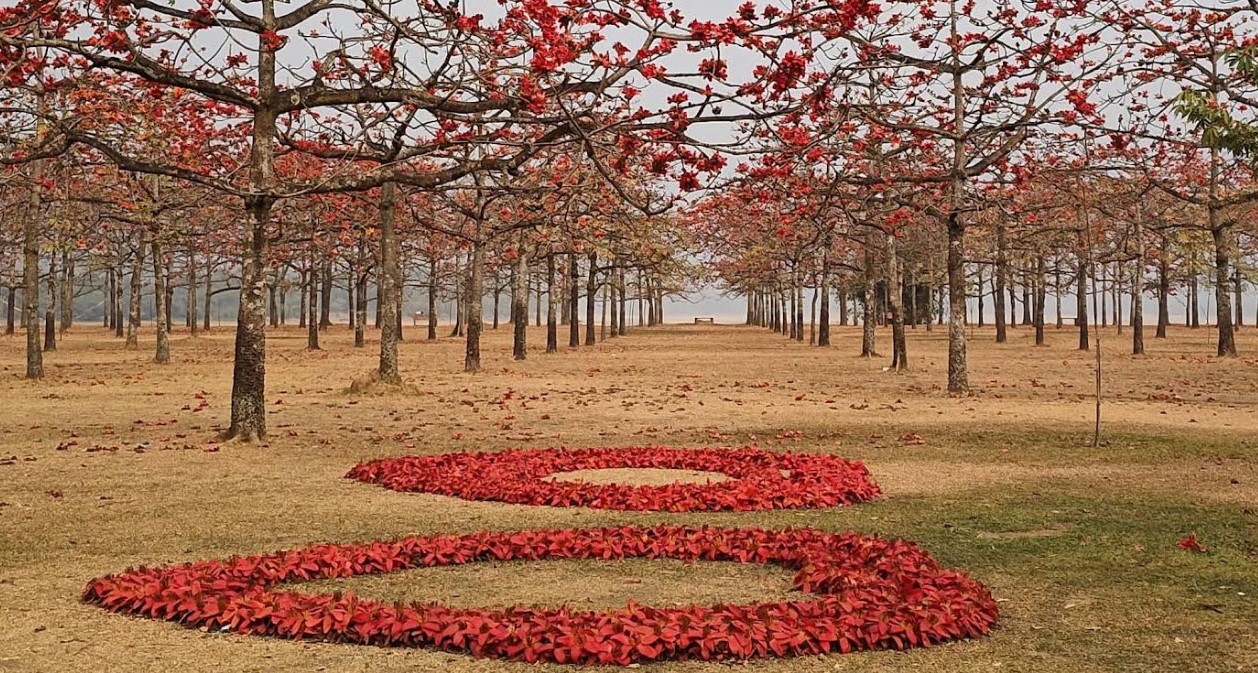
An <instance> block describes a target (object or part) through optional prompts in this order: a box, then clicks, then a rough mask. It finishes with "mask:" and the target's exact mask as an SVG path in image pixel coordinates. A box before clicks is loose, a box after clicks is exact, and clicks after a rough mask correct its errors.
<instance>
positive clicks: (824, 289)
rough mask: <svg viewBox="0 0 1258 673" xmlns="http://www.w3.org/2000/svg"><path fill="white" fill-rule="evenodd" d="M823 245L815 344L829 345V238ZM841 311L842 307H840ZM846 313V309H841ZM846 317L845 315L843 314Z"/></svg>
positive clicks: (840, 299) (840, 298) (841, 299)
mask: <svg viewBox="0 0 1258 673" xmlns="http://www.w3.org/2000/svg"><path fill="white" fill-rule="evenodd" d="M822 245H823V246H824V247H823V249H822V251H821V281H820V283H821V288H820V291H821V324H820V325H818V326H817V345H818V346H829V345H830V239H829V237H827V238H826V240H825V242H824V243H822ZM842 303H843V295H842V294H840V295H839V305H840V306H842ZM840 311H842V309H840ZM842 312H843V313H844V314H846V311H842ZM843 317H844V319H846V318H847V316H846V315H844V316H843Z"/></svg>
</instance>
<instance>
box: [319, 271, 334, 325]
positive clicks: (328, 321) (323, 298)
mask: <svg viewBox="0 0 1258 673" xmlns="http://www.w3.org/2000/svg"><path fill="white" fill-rule="evenodd" d="M321 268H322V272H321V273H320V276H321V277H322V286H321V287H320V288H319V329H327V328H329V327H331V326H332V260H331V259H324V260H323V265H322V267H321Z"/></svg>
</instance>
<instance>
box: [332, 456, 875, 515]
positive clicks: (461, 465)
mask: <svg viewBox="0 0 1258 673" xmlns="http://www.w3.org/2000/svg"><path fill="white" fill-rule="evenodd" d="M626 467H627V468H663V469H673V470H702V471H708V472H720V473H723V474H725V475H727V476H729V477H732V479H731V480H729V481H723V482H716V483H707V484H680V483H679V484H670V485H667V486H635V485H628V484H590V483H583V482H579V481H577V482H572V481H548V480H546V479H545V477H546V476H547V475H551V474H555V473H559V472H572V471H575V470H597V469H607V468H626ZM346 476H347V477H349V478H350V479H357V480H359V481H363V482H367V483H373V484H380V485H381V486H384V487H385V488H387V489H390V490H394V491H407V492H418V493H436V494H439V495H448V496H454V497H457V498H463V499H465V500H493V501H498V502H509V503H515V504H522V505H549V506H551V507H576V506H581V507H594V508H598V509H617V510H637V511H652V512H710V511H730V510H732V511H749V510H763V509H803V508H821V507H834V506H837V505H848V504H852V503H857V502H864V501H866V500H872V499H874V498H877V497H878V496H880V495H881V491H879V490H878V486H877V485H875V484H874V483H873V482H872V481H871V480H870V478H869V470H867V469H866V468H865V466H864V465H863V464H861V463H859V462H851V461H847V460H844V459H842V458H839V457H837V456H826V455H818V454H791V453H772V452H769V451H765V450H762V449H758V448H755V447H746V448H742V449H694V450H692V449H677V448H669V447H660V446H650V447H629V448H591V449H520V450H510V451H502V452H498V453H447V454H438V455H433V456H403V457H400V458H386V459H383V460H376V461H372V462H369V463H363V464H362V465H359V466H357V467H355V468H354V469H352V470H350V472H349V474H348V475H346Z"/></svg>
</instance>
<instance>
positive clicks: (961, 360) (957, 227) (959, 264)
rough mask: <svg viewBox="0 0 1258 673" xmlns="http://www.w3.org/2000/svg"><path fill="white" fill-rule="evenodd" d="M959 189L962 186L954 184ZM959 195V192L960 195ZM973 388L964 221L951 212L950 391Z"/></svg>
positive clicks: (949, 298) (949, 224) (949, 288)
mask: <svg viewBox="0 0 1258 673" xmlns="http://www.w3.org/2000/svg"><path fill="white" fill-rule="evenodd" d="M954 189H955V190H959V189H960V186H956V187H954ZM957 198H959V195H958V197H957ZM969 389H970V379H969V373H968V371H967V366H966V357H965V224H964V223H963V222H962V221H961V213H960V212H959V211H957V210H953V211H952V212H950V213H948V392H950V393H953V394H958V393H964V392H967V391H968V390H969Z"/></svg>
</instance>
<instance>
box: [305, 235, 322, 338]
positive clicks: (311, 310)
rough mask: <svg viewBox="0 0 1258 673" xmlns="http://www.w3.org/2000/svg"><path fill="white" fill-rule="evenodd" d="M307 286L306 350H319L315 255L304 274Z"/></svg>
mask: <svg viewBox="0 0 1258 673" xmlns="http://www.w3.org/2000/svg"><path fill="white" fill-rule="evenodd" d="M303 276H304V281H303V282H304V284H305V286H306V292H305V293H304V294H305V297H306V308H305V312H306V320H305V323H306V348H309V349H310V350H312V351H317V350H319V291H318V288H319V286H318V280H317V278H318V276H317V274H316V273H315V271H314V255H311V257H310V266H309V268H308V269H307V270H306V272H305V273H304V274H303Z"/></svg>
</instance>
